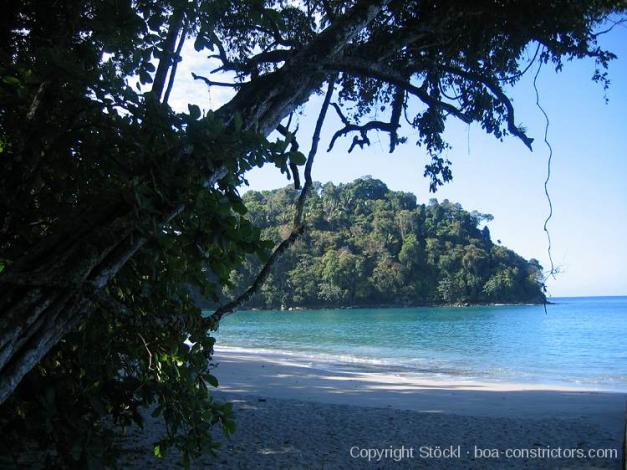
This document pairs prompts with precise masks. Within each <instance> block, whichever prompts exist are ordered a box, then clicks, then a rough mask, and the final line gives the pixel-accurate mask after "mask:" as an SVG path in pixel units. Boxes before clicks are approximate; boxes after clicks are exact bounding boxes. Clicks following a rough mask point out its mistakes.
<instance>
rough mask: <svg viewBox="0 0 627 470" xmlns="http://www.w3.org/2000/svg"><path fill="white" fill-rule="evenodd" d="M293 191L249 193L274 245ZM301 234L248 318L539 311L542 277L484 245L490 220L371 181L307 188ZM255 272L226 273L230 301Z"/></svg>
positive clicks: (249, 267)
mask: <svg viewBox="0 0 627 470" xmlns="http://www.w3.org/2000/svg"><path fill="white" fill-rule="evenodd" d="M297 197H298V191H295V190H294V189H293V188H292V187H290V186H288V187H286V188H282V189H277V190H274V191H261V192H258V191H250V192H248V193H246V194H245V195H244V196H243V201H244V203H245V204H246V206H247V208H248V210H249V212H248V214H247V218H248V219H249V220H250V221H251V222H252V223H253V224H254V225H256V226H257V227H259V228H261V229H262V233H263V235H264V236H265V237H266V238H268V239H271V240H273V241H274V242H278V241H280V240H281V239H282V238H285V236H286V234H287V233H288V232H289V228H290V223H291V217H292V211H293V206H294V202H295V200H296V198H297ZM305 216H306V218H307V229H306V230H305V232H304V233H303V234H302V235H301V236H300V237H299V239H298V240H297V241H296V242H295V243H294V244H293V245H292V246H291V247H290V249H288V250H287V251H286V252H285V253H284V254H283V256H282V257H281V258H280V259H279V260H278V261H277V262H276V264H275V265H274V266H273V269H272V271H271V274H270V275H269V277H268V279H267V280H266V282H265V283H264V285H263V286H262V287H261V289H260V290H259V292H257V294H256V295H255V296H253V298H252V299H251V300H250V302H248V304H247V305H246V307H248V308H253V307H254V308H272V309H276V308H298V307H303V308H306V307H349V306H414V305H452V304H455V305H464V304H477V303H537V302H542V301H544V294H543V292H542V267H541V266H540V264H539V263H538V261H537V260H535V259H531V260H526V259H524V258H522V257H521V256H519V255H517V254H516V253H515V252H513V251H512V250H510V249H508V248H506V247H504V246H501V245H500V243H495V242H493V241H492V240H491V238H490V230H489V229H488V227H487V225H486V223H487V222H489V221H490V220H492V216H491V215H488V214H481V213H479V212H477V211H472V212H468V211H466V210H464V209H463V208H462V206H461V205H460V204H458V203H451V202H449V201H448V200H446V199H445V200H443V201H442V202H438V201H437V199H431V200H430V201H429V202H428V203H426V204H419V203H417V201H416V196H415V195H413V194H411V193H406V192H400V191H392V190H390V189H388V187H387V186H386V185H385V184H384V183H383V182H382V181H380V180H377V179H372V178H370V177H365V178H360V179H357V180H355V181H354V182H352V183H349V184H339V185H334V184H333V183H326V184H324V185H323V184H320V183H316V184H315V185H314V190H313V191H312V192H311V195H310V197H309V199H308V202H307V204H306V207H305ZM260 269H261V262H260V261H259V258H257V257H254V256H250V257H249V258H248V259H247V261H246V262H245V264H244V266H243V268H241V269H238V270H235V271H233V273H232V275H231V281H232V286H231V287H229V288H228V289H227V294H228V295H229V296H233V295H234V294H236V293H237V292H240V291H241V290H243V289H245V288H246V287H247V286H248V285H250V284H251V282H252V280H253V278H254V276H255V275H256V274H257V273H258V272H259V270H260Z"/></svg>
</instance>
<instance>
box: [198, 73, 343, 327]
mask: <svg viewBox="0 0 627 470" xmlns="http://www.w3.org/2000/svg"><path fill="white" fill-rule="evenodd" d="M334 87H335V80H334V79H333V80H331V81H330V82H329V86H328V88H327V93H326V96H325V98H324V102H323V103H322V107H321V108H320V113H319V114H318V119H317V121H316V127H315V129H314V133H313V137H312V140H311V148H310V149H309V154H308V156H307V162H306V163H305V172H304V176H305V184H304V186H303V189H302V190H301V192H300V194H299V196H298V200H297V201H296V207H295V211H294V221H293V224H292V231H291V233H290V235H289V237H287V238H286V239H285V240H283V241H282V242H281V243H279V244H278V245H277V247H276V248H275V249H274V251H273V252H272V254H271V255H270V258H268V261H266V264H265V265H264V266H263V268H262V269H261V271H259V273H258V274H257V277H256V278H255V280H254V281H253V283H252V284H251V285H250V287H249V288H248V289H246V290H245V291H244V292H243V293H242V294H240V295H239V296H238V297H237V298H235V299H234V300H232V301H231V302H228V303H226V304H224V305H222V306H220V307H218V308H217V309H216V311H215V312H213V314H211V316H209V317H208V318H207V319H206V320H205V321H206V324H207V327H208V328H210V329H212V330H215V329H217V328H218V326H219V324H220V320H221V319H222V318H223V317H224V316H225V315H228V314H230V313H233V312H234V311H235V310H236V309H237V308H238V307H240V306H241V305H242V304H244V303H245V302H247V301H248V300H249V299H250V298H251V297H252V296H253V295H254V294H255V293H256V292H257V291H258V290H259V289H260V288H261V286H262V285H263V283H264V282H265V281H266V279H267V278H268V275H269V274H270V271H271V270H272V267H273V266H274V263H275V262H276V261H277V260H278V259H279V258H280V257H281V255H282V254H283V253H284V252H285V251H286V250H287V249H288V248H289V247H290V246H291V245H292V244H293V243H294V242H295V241H296V239H297V238H298V237H299V236H300V234H301V233H303V231H304V229H305V224H304V222H303V213H304V208H305V201H306V200H307V194H308V192H309V190H310V189H311V186H312V184H313V182H312V179H311V168H312V166H313V161H314V159H315V156H316V153H317V152H318V144H319V142H320V133H321V132H322V126H323V124H324V121H325V118H326V115H327V110H328V109H329V104H330V102H331V96H332V95H333V89H334Z"/></svg>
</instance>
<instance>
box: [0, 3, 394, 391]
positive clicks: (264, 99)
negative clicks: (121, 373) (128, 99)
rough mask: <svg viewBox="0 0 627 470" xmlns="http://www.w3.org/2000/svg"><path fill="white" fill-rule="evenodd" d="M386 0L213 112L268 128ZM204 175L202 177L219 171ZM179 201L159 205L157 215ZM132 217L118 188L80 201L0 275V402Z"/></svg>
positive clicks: (124, 240)
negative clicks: (109, 195)
mask: <svg viewBox="0 0 627 470" xmlns="http://www.w3.org/2000/svg"><path fill="white" fill-rule="evenodd" d="M388 2H389V0H379V1H360V2H358V3H357V4H356V6H355V7H354V8H353V9H352V10H350V11H349V12H348V13H347V14H346V15H344V16H343V17H342V18H339V19H338V20H337V21H336V22H335V23H334V24H333V25H332V26H330V27H329V28H327V29H326V30H325V31H324V32H322V33H321V34H320V35H319V36H318V37H317V38H316V39H315V40H313V41H312V42H311V43H310V44H309V45H307V46H306V47H304V48H303V49H302V50H301V51H299V52H298V53H296V54H295V55H294V56H293V57H292V58H291V59H290V60H289V61H288V62H287V63H286V64H285V65H284V66H283V67H282V69H280V70H278V71H276V72H274V73H271V74H268V75H266V76H262V77H260V78H258V79H256V80H254V81H253V82H251V83H250V84H247V85H246V86H244V87H242V89H241V90H240V92H239V93H238V94H237V96H235V98H234V99H233V100H232V101H231V102H230V103H228V104H226V105H225V106H223V107H222V108H221V109H220V110H218V111H217V113H216V114H217V116H219V117H220V118H222V119H223V120H224V121H225V123H226V124H227V125H228V124H229V123H230V122H231V121H232V119H233V118H234V116H235V115H236V114H239V115H240V116H241V117H242V119H243V122H244V123H246V127H248V128H256V129H257V130H259V131H260V132H261V133H263V134H264V135H268V134H269V133H270V132H272V131H273V130H274V129H275V128H276V127H277V126H278V124H279V123H280V122H281V120H282V119H283V118H284V117H286V116H287V115H288V114H289V113H291V112H292V111H293V110H294V109H296V108H297V107H298V106H299V105H301V104H302V103H303V102H304V101H305V100H306V99H307V98H308V97H309V96H310V95H311V93H312V92H313V91H314V90H315V89H316V88H318V87H319V86H320V85H321V84H322V82H323V81H324V79H325V78H326V77H325V72H324V71H323V69H322V66H321V65H318V64H321V63H322V62H323V60H322V59H329V58H331V57H333V56H335V55H337V54H339V53H340V52H341V50H342V48H343V47H344V46H345V45H346V44H347V43H348V42H349V41H350V39H351V38H352V37H353V36H354V35H355V34H356V33H358V32H359V31H360V30H361V29H362V28H364V27H365V26H366V25H367V24H368V23H369V22H370V21H372V19H373V18H374V17H375V16H376V14H377V13H378V12H379V11H380V10H381V9H382V8H383V7H384V6H385V5H386V4H387V3H388ZM176 26H177V28H180V24H177V25H176ZM162 82H163V80H162V81H161V82H159V83H162ZM157 91H159V90H157ZM235 157H236V156H235ZM208 176H209V180H210V181H211V180H212V179H215V178H219V177H220V175H219V174H218V175H208ZM183 209H184V206H182V205H181V206H178V207H174V208H169V209H164V210H163V214H162V221H163V223H167V222H168V221H169V220H171V219H172V218H173V217H176V216H177V215H178V214H179V213H180V212H181V211H182V210H183ZM137 223H138V220H137V217H136V215H135V212H134V208H133V207H132V204H131V203H130V202H129V199H128V198H124V197H123V196H122V195H120V196H118V197H116V198H114V199H113V200H111V201H109V202H108V203H105V204H100V206H90V207H87V208H86V209H85V210H84V211H82V212H81V213H79V214H78V215H76V216H74V217H73V218H72V220H71V221H69V222H68V221H67V220H66V221H64V222H62V223H61V224H60V227H61V229H60V230H59V231H58V232H57V234H56V235H54V236H51V237H50V238H48V239H44V240H42V241H41V242H39V243H38V244H37V245H36V246H35V247H34V248H33V249H32V250H31V252H30V253H28V254H26V255H25V256H24V257H23V258H22V259H20V260H18V261H17V262H15V263H14V264H13V265H11V266H10V268H9V269H8V270H7V271H6V272H5V273H3V274H2V275H0V289H1V290H2V298H1V299H0V403H2V402H4V401H5V400H6V399H7V397H9V396H10V395H11V393H12V392H13V391H14V390H15V388H16V387H17V385H18V384H19V383H20V381H21V380H22V378H23V377H24V375H25V374H26V373H28V372H29V371H30V370H31V369H32V368H33V367H34V366H35V365H36V364H37V363H38V362H39V361H40V360H41V359H42V358H43V357H44V356H45V355H46V354H47V353H48V351H50V349H51V348H52V347H53V346H54V345H55V344H57V343H58V342H59V340H60V339H61V338H62V337H63V336H64V335H65V334H66V333H67V332H69V331H70V330H71V329H72V328H73V327H75V326H76V325H77V324H78V322H79V321H80V319H81V318H82V317H83V316H84V315H87V314H88V313H89V311H90V309H91V307H92V305H93V302H94V300H93V299H94V298H95V295H94V294H95V292H97V291H98V290H99V289H102V288H104V287H105V286H106V285H107V283H108V282H109V281H110V280H111V279H112V278H113V277H114V276H115V275H116V273H117V272H118V271H119V270H120V269H121V268H122V267H123V266H124V264H125V263H126V262H127V261H128V260H129V259H130V258H131V257H132V256H133V255H134V254H135V253H136V252H137V250H139V249H140V248H141V247H142V245H143V244H144V243H145V241H146V240H145V239H144V238H143V237H142V236H141V235H140V234H139V232H138V230H137Z"/></svg>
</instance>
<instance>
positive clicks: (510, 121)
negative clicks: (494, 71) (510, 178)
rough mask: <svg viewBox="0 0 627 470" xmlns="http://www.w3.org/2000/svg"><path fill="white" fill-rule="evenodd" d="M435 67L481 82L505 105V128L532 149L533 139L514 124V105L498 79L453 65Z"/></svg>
mask: <svg viewBox="0 0 627 470" xmlns="http://www.w3.org/2000/svg"><path fill="white" fill-rule="evenodd" d="M437 67H438V68H439V69H440V70H442V71H443V72H448V73H451V74H453V75H457V76H459V77H462V78H465V79H468V80H472V81H476V82H479V83H481V84H483V85H484V86H485V87H486V88H487V89H488V90H490V92H491V93H492V94H493V95H494V96H496V98H497V99H498V100H499V101H500V102H501V103H502V104H503V106H505V109H506V110H507V116H506V119H507V130H508V131H509V132H510V133H511V134H512V135H515V136H516V137H518V138H519V139H520V140H521V141H522V142H523V143H524V144H525V145H526V146H527V148H528V149H529V150H533V149H532V148H531V144H532V143H533V139H532V138H530V137H527V135H526V134H525V133H524V131H523V130H522V129H521V128H520V127H518V126H517V125H516V122H515V117H514V105H513V104H512V102H511V100H510V99H509V98H508V97H507V95H506V94H505V92H504V91H503V89H502V88H501V85H500V84H499V83H498V81H496V80H494V79H493V78H492V77H487V76H485V75H482V74H480V73H476V72H468V71H466V70H462V69H459V68H457V67H453V66H451V65H437Z"/></svg>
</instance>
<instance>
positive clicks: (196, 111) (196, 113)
mask: <svg viewBox="0 0 627 470" xmlns="http://www.w3.org/2000/svg"><path fill="white" fill-rule="evenodd" d="M187 108H188V109H189V116H190V117H191V118H192V119H193V120H194V121H196V120H197V119H198V118H199V117H200V108H199V107H198V106H196V105H195V104H188V105H187Z"/></svg>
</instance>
